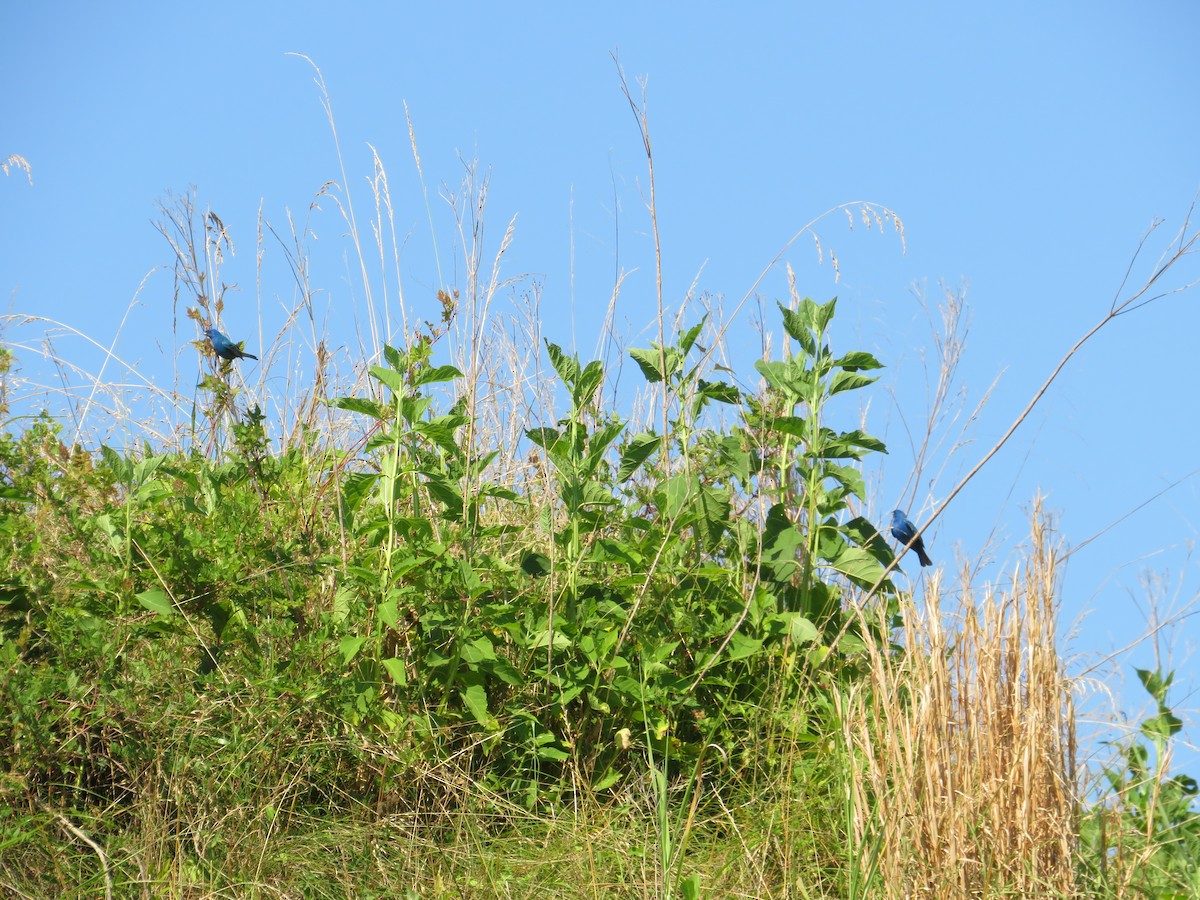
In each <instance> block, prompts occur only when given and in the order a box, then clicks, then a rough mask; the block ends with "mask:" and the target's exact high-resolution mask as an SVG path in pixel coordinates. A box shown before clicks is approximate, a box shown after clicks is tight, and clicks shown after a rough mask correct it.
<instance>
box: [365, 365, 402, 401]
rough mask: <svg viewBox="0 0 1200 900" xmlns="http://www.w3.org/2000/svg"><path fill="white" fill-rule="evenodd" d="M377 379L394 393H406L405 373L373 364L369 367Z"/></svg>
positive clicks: (369, 370)
mask: <svg viewBox="0 0 1200 900" xmlns="http://www.w3.org/2000/svg"><path fill="white" fill-rule="evenodd" d="M367 371H368V372H370V373H371V377H373V378H374V379H375V380H376V381H378V382H380V383H381V384H383V385H384V386H385V387H387V388H388V390H390V391H391V392H392V393H393V394H403V393H404V375H403V374H401V373H400V372H397V371H395V370H394V369H385V368H384V367H383V366H371V367H370V368H369V369H367Z"/></svg>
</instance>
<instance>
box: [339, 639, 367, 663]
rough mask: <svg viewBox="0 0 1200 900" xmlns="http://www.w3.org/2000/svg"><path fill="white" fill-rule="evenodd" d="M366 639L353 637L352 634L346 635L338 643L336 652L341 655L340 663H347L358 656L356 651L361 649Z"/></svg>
mask: <svg viewBox="0 0 1200 900" xmlns="http://www.w3.org/2000/svg"><path fill="white" fill-rule="evenodd" d="M366 641H367V639H366V638H365V637H355V636H354V635H349V634H348V635H346V636H345V637H344V638H342V640H341V641H340V642H339V643H338V653H340V654H341V657H342V665H349V663H350V661H351V660H353V659H354V657H356V656H358V651H359V650H361V649H362V645H363V644H365V643H366Z"/></svg>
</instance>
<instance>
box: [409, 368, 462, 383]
mask: <svg viewBox="0 0 1200 900" xmlns="http://www.w3.org/2000/svg"><path fill="white" fill-rule="evenodd" d="M462 377H463V373H462V372H460V371H459V370H458V369H456V368H455V367H454V366H435V367H433V368H430V369H422V370H421V371H420V372H418V373H417V376H416V378H414V379H413V386H414V387H421V386H422V385H426V384H440V383H442V382H445V381H453V380H454V379H455V378H462Z"/></svg>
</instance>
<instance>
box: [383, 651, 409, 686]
mask: <svg viewBox="0 0 1200 900" xmlns="http://www.w3.org/2000/svg"><path fill="white" fill-rule="evenodd" d="M383 668H384V669H385V670H387V673H388V675H389V676H391V679H392V682H393V683H395V684H398V685H400V686H401V687H403V686H404V685H406V684H408V667H407V666H405V664H404V660H402V659H399V658H398V657H395V656H393V657H391V658H389V659H385V660H384V661H383Z"/></svg>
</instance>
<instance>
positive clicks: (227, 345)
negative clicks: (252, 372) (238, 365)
mask: <svg viewBox="0 0 1200 900" xmlns="http://www.w3.org/2000/svg"><path fill="white" fill-rule="evenodd" d="M204 333H205V334H207V335H208V339H209V340H210V341H212V348H213V352H214V353H216V354H217V356H219V357H221V359H258V357H257V356H255V355H254V354H253V353H247V352H246V351H245V350H243V349H242V348H241V346H240V345H239V344H235V343H234V342H233V341H231V340H230V339H229V338H227V337H225V335H223V334H221V332H219V331H217V329H215V328H205V329H204Z"/></svg>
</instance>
